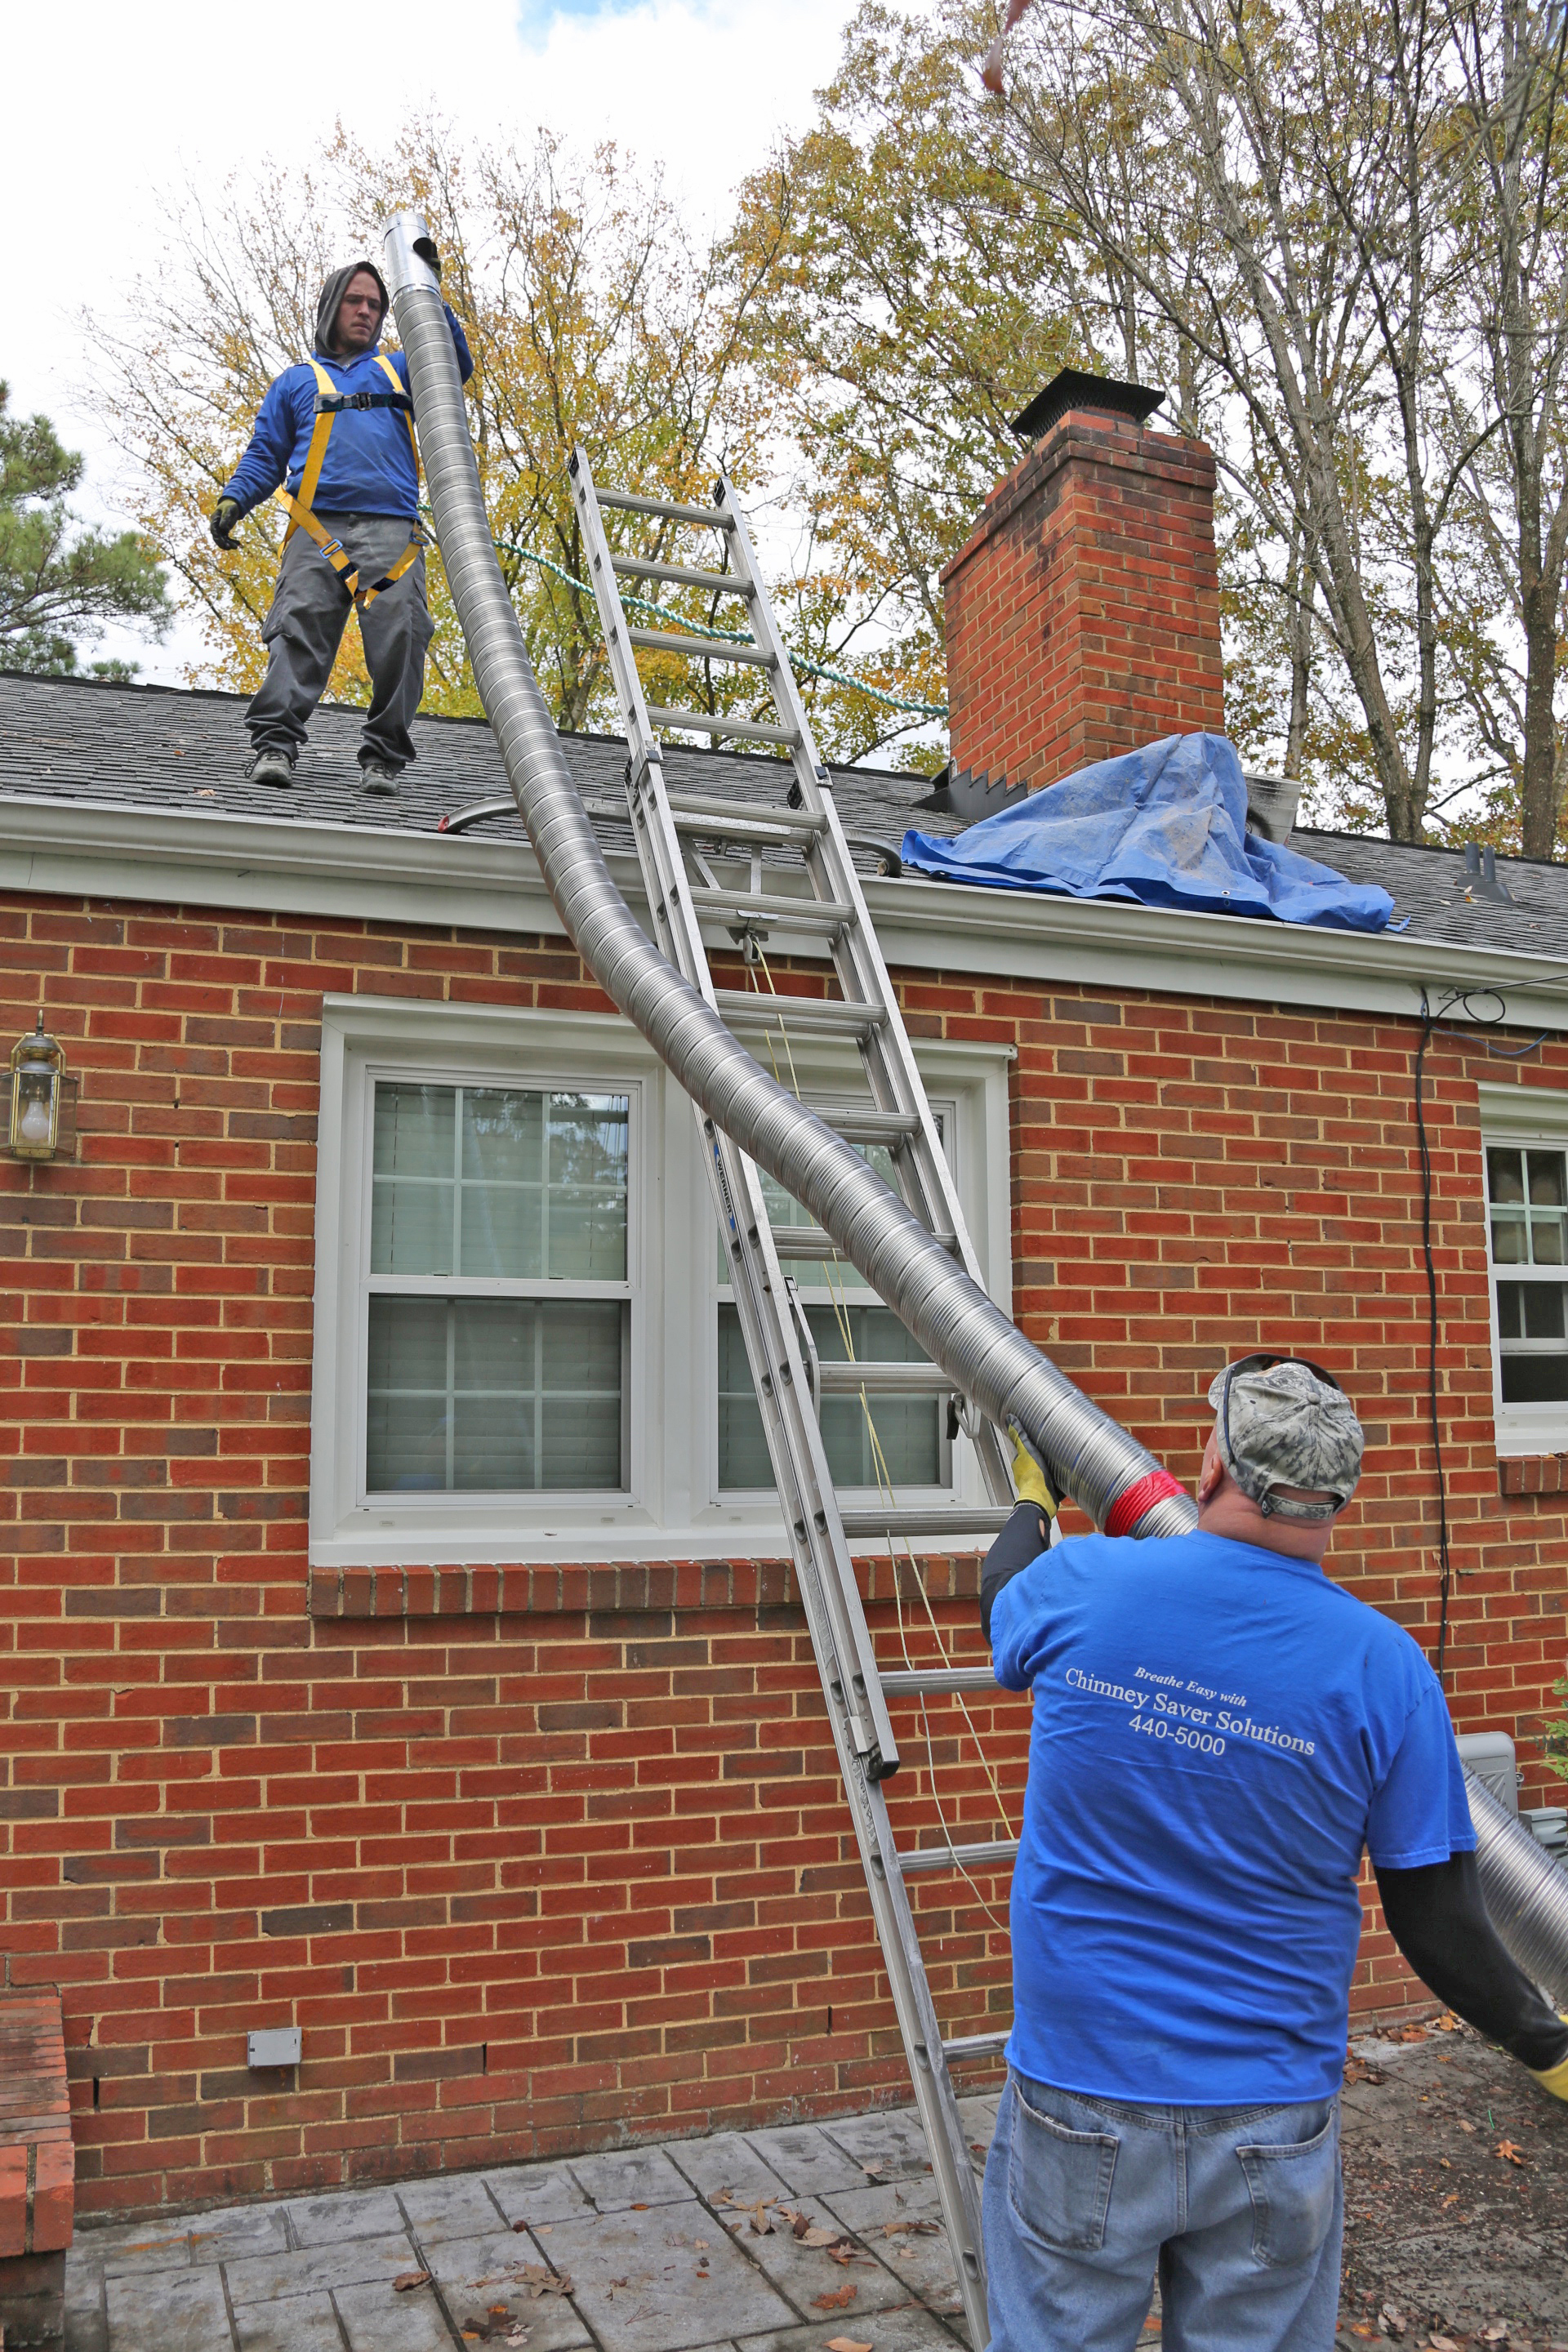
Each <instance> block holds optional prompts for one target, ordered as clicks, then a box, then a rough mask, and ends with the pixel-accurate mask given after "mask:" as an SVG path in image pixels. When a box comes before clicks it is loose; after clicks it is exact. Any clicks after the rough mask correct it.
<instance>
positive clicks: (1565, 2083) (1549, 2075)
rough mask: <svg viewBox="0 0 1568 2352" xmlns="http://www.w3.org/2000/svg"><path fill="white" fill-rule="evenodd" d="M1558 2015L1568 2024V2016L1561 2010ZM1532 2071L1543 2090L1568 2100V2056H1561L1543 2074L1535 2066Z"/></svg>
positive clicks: (1557, 2097) (1556, 2097) (1555, 2096)
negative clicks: (1536, 2071)
mask: <svg viewBox="0 0 1568 2352" xmlns="http://www.w3.org/2000/svg"><path fill="white" fill-rule="evenodd" d="M1558 2015H1559V2016H1560V2017H1562V2018H1563V2024H1564V2025H1568V2016H1564V2015H1563V2011H1561V2010H1559V2011H1558ZM1530 2071H1531V2074H1535V2069H1534V2067H1533V2066H1532V2067H1531V2069H1530ZM1535 2079H1536V2081H1537V2082H1538V2083H1539V2084H1540V2085H1541V2087H1542V2090H1543V2091H1550V2092H1551V2094H1552V2097H1553V2098H1554V2099H1563V2100H1565V2101H1568V2058H1560V2059H1559V2060H1558V2061H1557V2063H1556V2065H1555V2066H1548V2068H1547V2069H1546V2072H1545V2073H1544V2074H1535Z"/></svg>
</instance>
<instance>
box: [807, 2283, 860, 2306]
mask: <svg viewBox="0 0 1568 2352" xmlns="http://www.w3.org/2000/svg"><path fill="white" fill-rule="evenodd" d="M859 2292H860V2290H859V2288H858V2286H840V2287H834V2288H830V2289H829V2291H828V2293H827V2294H814V2295H813V2296H812V2298H811V2307H812V2309H813V2310H814V2311H846V2310H847V2308H848V2306H849V2305H850V2304H852V2303H853V2302H854V2300H855V2298H856V2296H857V2295H858V2294H859Z"/></svg>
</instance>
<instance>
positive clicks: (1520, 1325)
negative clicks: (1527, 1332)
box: [1497, 1282, 1529, 1339]
mask: <svg viewBox="0 0 1568 2352" xmlns="http://www.w3.org/2000/svg"><path fill="white" fill-rule="evenodd" d="M1528 1287H1529V1285H1528V1284H1527V1283H1522V1282H1500V1283H1499V1284H1498V1286H1497V1328H1498V1337H1499V1338H1500V1339H1523V1337H1524V1294H1525V1291H1526V1290H1527V1289H1528Z"/></svg>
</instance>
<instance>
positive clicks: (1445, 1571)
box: [1415, 988, 1552, 1682]
mask: <svg viewBox="0 0 1568 2352" xmlns="http://www.w3.org/2000/svg"><path fill="white" fill-rule="evenodd" d="M1484 996H1489V997H1491V998H1493V999H1494V1000H1495V1002H1496V1004H1497V1008H1498V1009H1497V1011H1496V1013H1492V1014H1489V1015H1482V1014H1480V1013H1475V1012H1473V1011H1472V1010H1471V1001H1472V999H1473V998H1477V997H1484ZM1457 1004H1462V1005H1463V1006H1464V1008H1465V1010H1466V1012H1467V1013H1469V1014H1470V1018H1471V1019H1472V1021H1474V1023H1475V1024H1476V1028H1478V1029H1500V1028H1502V1027H1503V1026H1504V1024H1506V1022H1507V1020H1508V1000H1507V999H1506V997H1503V996H1501V995H1500V994H1499V992H1498V991H1497V990H1496V989H1495V988H1486V989H1463V988H1456V989H1452V990H1450V992H1449V993H1448V994H1447V996H1446V997H1445V998H1444V999H1443V1002H1442V1003H1441V1004H1440V1005H1439V1006H1438V1007H1437V1009H1436V1012H1434V1011H1433V1010H1432V1007H1431V1004H1430V1003H1429V1002H1428V1000H1427V995H1426V989H1425V988H1423V989H1422V991H1421V1043H1420V1044H1419V1045H1417V1047H1416V1048H1415V1140H1416V1145H1417V1148H1418V1150H1419V1151H1420V1155H1421V1254H1422V1255H1423V1257H1424V1258H1425V1259H1426V1320H1427V1329H1426V1402H1427V1410H1428V1415H1429V1418H1430V1421H1431V1424H1432V1454H1433V1459H1434V1461H1435V1462H1436V1468H1437V1559H1438V1564H1439V1570H1440V1582H1439V1594H1440V1597H1439V1602H1438V1612H1437V1656H1436V1662H1435V1663H1436V1675H1437V1679H1438V1681H1439V1682H1441V1680H1442V1679H1443V1672H1444V1668H1445V1665H1446V1664H1447V1655H1448V1599H1449V1594H1450V1591H1451V1590H1452V1587H1453V1563H1452V1561H1451V1559H1449V1556H1448V1482H1447V1478H1446V1476H1445V1475H1444V1471H1443V1433H1442V1427H1441V1423H1440V1420H1439V1416H1438V1412H1437V1268H1436V1264H1435V1262H1434V1260H1433V1256H1432V1153H1431V1150H1430V1147H1429V1145H1428V1143H1427V1140H1426V1110H1425V1108H1424V1105H1423V1100H1422V1086H1421V1082H1422V1076H1423V1073H1424V1071H1425V1067H1426V1048H1427V1046H1428V1045H1430V1044H1431V1042H1432V1039H1433V1036H1434V1034H1436V1035H1438V1036H1443V1037H1457V1038H1458V1040H1459V1042H1460V1044H1461V1045H1479V1046H1480V1047H1481V1048H1482V1050H1483V1052H1485V1053H1488V1054H1491V1055H1495V1056H1496V1057H1497V1058H1499V1059H1500V1060H1502V1061H1508V1062H1517V1061H1520V1060H1522V1058H1523V1056H1524V1055H1526V1054H1533V1053H1535V1052H1537V1051H1538V1050H1539V1048H1540V1047H1541V1046H1542V1045H1544V1044H1545V1043H1546V1040H1547V1038H1548V1037H1550V1036H1551V1034H1552V1032H1551V1030H1550V1029H1543V1030H1542V1032H1541V1034H1540V1036H1539V1037H1532V1038H1531V1041H1530V1043H1529V1045H1493V1044H1492V1042H1491V1040H1490V1038H1489V1037H1478V1036H1477V1035H1476V1034H1475V1030H1471V1029H1441V1028H1439V1026H1438V1024H1439V1023H1440V1022H1441V1020H1442V1018H1443V1015H1444V1014H1445V1013H1451V1012H1452V1011H1453V1010H1454V1007H1455V1006H1456V1005H1457Z"/></svg>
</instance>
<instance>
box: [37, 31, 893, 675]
mask: <svg viewBox="0 0 1568 2352" xmlns="http://www.w3.org/2000/svg"><path fill="white" fill-rule="evenodd" d="M850 5H851V0H766V5H764V0H708V5H703V0H631V4H630V5H624V6H622V5H605V6H599V5H587V4H586V0H567V5H550V4H549V0H539V5H533V0H525V5H521V6H515V5H512V0H422V5H417V6H416V5H412V0H375V5H373V6H366V5H362V0H325V5H322V0H310V5H304V6H296V7H294V8H290V9H287V10H285V11H283V12H282V13H281V14H279V16H272V15H271V13H270V12H269V11H268V10H265V9H258V8H256V7H254V6H249V7H245V8H240V7H237V6H235V5H233V0H227V5H225V0H218V5H216V7H215V6H214V5H212V0H203V5H192V4H191V0H141V5H135V6H127V5H125V0H113V5H106V0H76V5H70V6H67V7H64V8H62V10H61V12H60V14H59V15H58V16H56V14H55V13H54V10H53V9H52V8H50V7H47V6H41V5H32V6H29V7H27V8H26V9H22V8H17V9H16V12H15V13H14V14H11V15H9V16H8V26H9V29H8V31H7V34H6V37H5V78H6V87H7V100H8V104H7V110H6V126H5V131H6V135H5V141H4V142H3V144H0V194H3V195H4V212H3V215H0V216H3V217H4V219H5V277H6V280H7V282H8V287H9V290H10V292H11V296H12V299H11V300H10V301H8V302H7V304H6V318H7V325H6V328H5V331H3V332H0V377H4V378H5V380H6V381H7V382H8V383H10V386H11V395H12V406H13V414H15V413H16V412H17V411H21V412H23V413H27V412H30V411H32V410H34V409H41V410H43V411H44V412H45V414H46V415H50V416H52V417H53V419H54V420H55V423H56V425H58V428H59V429H60V431H61V433H62V436H64V437H65V438H66V439H67V441H68V444H69V445H70V446H74V447H79V448H81V449H83V450H84V451H85V452H86V453H87V456H88V458H89V483H88V493H89V495H88V497H87V498H86V499H84V500H82V501H80V503H81V504H82V505H83V507H84V509H89V508H90V509H92V510H93V511H94V513H95V514H96V515H100V516H103V517H106V518H110V517H116V516H117V514H118V512H119V510H118V509H117V507H116V502H115V489H116V485H115V480H114V477H113V471H112V468H113V462H114V461H113V457H112V453H111V452H110V451H108V450H107V449H106V448H105V447H104V446H103V445H102V444H101V442H100V440H99V438H98V436H97V435H96V432H95V430H94V428H93V426H92V424H91V422H90V420H89V418H88V417H87V416H86V415H85V414H84V412H83V408H82V405H81V384H82V375H83V365H84V354H83V347H82V341H81V337H80V333H79V328H78V325H77V313H78V312H79V310H80V309H81V308H82V306H83V305H86V306H89V307H90V308H91V309H92V310H96V311H98V312H100V314H102V315H105V316H108V317H112V316H113V315H114V314H115V312H116V311H117V310H118V309H119V307H120V305H121V301H122V299H123V292H124V289H126V288H127V287H128V285H129V284H130V282H131V280H132V278H134V277H135V275H136V274H137V272H138V271H139V270H140V271H143V272H147V273H155V272H156V270H157V268H158V257H159V253H160V250H161V247H162V243H163V223H162V219H161V199H162V198H163V195H164V194H166V193H167V192H169V191H171V190H174V189H177V188H178V187H179V186H180V185H181V184H183V183H184V181H185V180H186V179H187V178H189V177H193V176H194V177H196V178H200V177H203V176H205V175H210V176H211V177H212V179H213V180H214V182H215V183H216V182H217V181H220V180H221V179H222V178H223V177H224V176H226V173H229V172H231V171H234V170H236V169H237V170H240V171H242V172H243V171H244V170H246V168H247V167H248V166H251V165H254V164H257V163H260V162H261V161H262V160H263V159H264V158H266V157H268V156H270V157H273V158H276V159H277V160H278V161H279V162H283V163H287V162H289V160H292V159H303V158H304V157H305V156H306V155H308V154H309V153H310V151H311V150H312V149H313V148H314V147H315V145H316V144H317V142H319V141H320V140H321V137H322V135H323V134H324V133H326V132H328V131H330V130H331V126H332V124H333V122H334V121H336V120H337V119H338V118H339V117H340V116H341V118H342V121H343V122H344V124H345V126H346V127H347V128H348V129H349V130H350V131H353V132H354V133H355V134H356V135H357V136H359V137H360V138H361V139H363V140H364V141H366V142H371V143H374V142H376V141H377V140H379V139H381V138H383V137H384V136H385V135H386V134H387V133H388V132H389V131H392V129H393V128H394V127H395V124H396V122H397V121H398V120H399V118H400V117H401V116H402V115H403V114H404V113H405V111H406V110H409V109H411V108H416V107H417V108H424V107H428V106H431V105H434V106H435V107H436V108H437V109H438V110H440V111H441V112H443V113H444V114H445V115H446V116H447V117H448V118H449V120H450V121H452V122H453V123H454V124H455V125H456V127H457V128H458V130H459V131H470V132H472V133H475V134H478V135H479V136H484V137H489V136H494V135H496V134H498V133H499V134H502V135H508V136H510V135H515V136H517V137H518V138H519V139H520V140H521V141H522V142H525V143H526V142H530V141H531V138H532V135H533V132H534V131H535V129H536V128H537V127H538V126H540V125H544V126H547V127H548V128H550V129H552V130H553V131H560V132H562V133H563V134H564V135H565V137H566V138H567V139H568V140H570V141H571V142H573V143H574V144H575V145H578V146H581V147H584V148H587V147H591V146H592V145H593V143H594V142H595V141H596V140H598V139H601V138H604V137H606V136H607V137H611V138H614V139H616V141H618V142H621V144H622V145H623V146H624V147H625V148H626V149H627V150H628V151H629V152H630V153H632V154H633V155H635V156H636V157H637V158H638V159H639V160H641V161H644V162H652V161H654V160H655V159H658V160H659V161H661V162H662V163H664V165H665V167H666V172H667V176H668V185H669V188H670V192H671V194H678V195H679V196H680V197H681V198H682V199H683V200H684V202H685V203H686V205H687V206H688V208H689V211H690V212H691V213H692V214H693V215H695V216H696V217H698V218H700V219H710V218H714V219H716V218H718V217H719V216H721V215H722V213H723V211H724V209H725V207H726V203H727V199H728V196H729V193H730V191H731V189H732V188H733V187H734V185H735V184H736V183H737V182H738V181H739V180H740V178H741V177H742V174H743V173H745V172H746V171H747V170H748V169H749V168H750V167H751V166H752V164H753V163H756V162H758V161H760V160H761V158H762V157H763V154H764V153H765V152H766V150H767V147H768V145H769V143H770V141H771V140H772V138H773V134H774V133H775V132H776V131H778V130H779V129H781V128H783V127H794V126H798V125H801V124H804V122H805V121H806V120H807V119H808V117H809V113H810V109H811V93H812V91H813V90H814V89H816V87H818V86H819V85H820V84H821V83H823V82H824V81H826V79H828V77H829V76H830V74H831V73H832V70H833V67H834V64H835V62H836V60H837V54H838V43H839V35H840V32H841V30H842V27H843V25H844V22H845V20H846V19H847V16H848V14H849V10H850ZM182 639H183V642H182ZM195 642H196V641H195V639H194V638H193V637H191V636H190V635H186V634H184V633H182V632H179V631H175V632H174V633H172V634H171V635H170V637H169V639H168V640H167V642H166V643H165V645H164V646H162V647H158V646H152V647H146V648H143V647H142V646H139V645H137V644H135V643H133V642H132V641H130V640H122V639H121V638H119V637H117V638H116V639H114V640H113V641H112V642H110V641H107V640H106V642H105V646H104V647H103V648H102V650H105V651H112V652H116V653H127V652H128V653H131V654H132V656H136V657H139V658H140V659H141V661H142V676H143V677H147V678H150V679H164V680H167V681H168V682H170V683H174V682H176V681H177V680H178V678H179V677H180V672H181V667H182V664H183V662H184V660H185V659H187V658H190V657H191V656H192V654H193V653H194V652H195Z"/></svg>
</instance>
